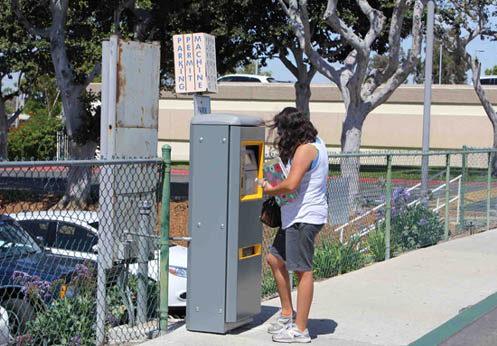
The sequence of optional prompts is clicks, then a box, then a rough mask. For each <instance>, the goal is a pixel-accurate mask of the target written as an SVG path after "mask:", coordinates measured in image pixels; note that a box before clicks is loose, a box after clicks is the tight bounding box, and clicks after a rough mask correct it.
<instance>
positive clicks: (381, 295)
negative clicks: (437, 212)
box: [142, 230, 497, 346]
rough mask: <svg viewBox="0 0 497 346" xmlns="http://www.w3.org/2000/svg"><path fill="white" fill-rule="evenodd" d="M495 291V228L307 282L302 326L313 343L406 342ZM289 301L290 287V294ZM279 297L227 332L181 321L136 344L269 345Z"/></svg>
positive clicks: (361, 345) (360, 345)
mask: <svg viewBox="0 0 497 346" xmlns="http://www.w3.org/2000/svg"><path fill="white" fill-rule="evenodd" d="M496 291H497V230H492V231H489V232H485V233H480V234H476V235H473V236H470V237H466V238H462V239H457V240H452V241H449V242H447V243H443V244H440V245H437V246H432V247H429V248H425V249H420V250H416V251H412V252H410V253H407V254H404V255H402V256H399V257H397V258H394V259H391V260H389V261H386V262H382V263H375V264H373V265H371V266H368V267H366V268H363V269H360V270H358V271H355V272H351V273H347V274H345V275H341V276H338V277H334V278H331V279H328V280H325V281H321V282H316V283H315V291H314V303H313V305H312V308H311V313H310V320H309V332H310V334H311V336H312V337H313V340H312V344H314V345H327V346H334V345H344V346H345V345H347V346H368V345H385V346H393V345H408V344H409V343H411V342H414V341H416V340H417V339H419V338H421V337H422V336H424V335H425V334H427V333H428V332H430V331H431V330H433V329H435V328H437V327H438V326H440V325H442V324H444V323H445V322H446V321H448V320H449V319H451V318H453V317H455V316H456V315H457V314H458V313H459V312H460V311H462V310H465V309H467V308H468V307H471V306H472V305H474V304H476V303H478V302H480V301H481V300H483V299H484V298H486V297H488V296H490V295H491V294H493V293H495V292H496ZM293 298H294V301H296V292H294V293H293ZM278 306H279V300H278V299H277V298H276V299H272V300H269V301H265V302H263V304H262V312H261V314H259V315H257V316H256V317H255V318H254V322H253V323H252V324H250V325H248V326H246V327H242V328H240V329H237V330H234V331H232V332H231V333H229V334H227V335H214V334H207V333H194V332H189V331H187V330H186V328H185V326H184V323H177V324H175V325H171V327H170V331H169V332H168V333H167V334H166V335H163V336H160V337H158V338H156V339H154V340H150V341H148V342H146V343H143V344H142V345H146V346H154V345H155V346H158V345H178V346H180V345H184V346H194V345H275V343H273V342H272V341H271V336H270V335H269V334H267V333H266V328H267V326H268V324H269V322H270V321H271V319H272V318H273V317H274V315H275V314H276V312H277V311H278Z"/></svg>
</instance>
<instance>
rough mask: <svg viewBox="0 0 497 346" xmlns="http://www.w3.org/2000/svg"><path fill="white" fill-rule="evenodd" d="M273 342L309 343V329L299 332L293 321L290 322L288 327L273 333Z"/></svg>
mask: <svg viewBox="0 0 497 346" xmlns="http://www.w3.org/2000/svg"><path fill="white" fill-rule="evenodd" d="M273 341H274V342H284V343H309V342H311V337H310V335H309V330H307V329H306V330H305V331H303V332H301V331H300V330H299V329H298V328H297V325H295V323H292V325H291V326H289V327H288V328H285V329H283V330H282V331H281V332H280V333H279V334H276V335H273Z"/></svg>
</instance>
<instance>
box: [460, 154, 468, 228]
mask: <svg viewBox="0 0 497 346" xmlns="http://www.w3.org/2000/svg"><path fill="white" fill-rule="evenodd" d="M467 149H468V147H467V146H465V145H463V147H462V150H463V153H462V167H461V196H460V199H461V204H460V206H459V208H460V218H461V223H460V227H461V232H464V193H465V192H466V188H465V182H466V159H467V153H466V150H467Z"/></svg>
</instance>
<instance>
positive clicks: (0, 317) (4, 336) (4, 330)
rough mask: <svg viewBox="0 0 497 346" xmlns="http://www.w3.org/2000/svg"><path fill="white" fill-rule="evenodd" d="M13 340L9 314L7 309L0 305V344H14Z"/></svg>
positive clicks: (0, 345)
mask: <svg viewBox="0 0 497 346" xmlns="http://www.w3.org/2000/svg"><path fill="white" fill-rule="evenodd" d="M13 341H14V340H13V338H12V336H11V335H10V332H9V316H8V314H7V310H5V309H4V308H3V307H2V306H0V346H4V345H12V343H13Z"/></svg>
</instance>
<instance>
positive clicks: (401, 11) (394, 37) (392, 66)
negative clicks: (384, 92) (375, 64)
mask: <svg viewBox="0 0 497 346" xmlns="http://www.w3.org/2000/svg"><path fill="white" fill-rule="evenodd" d="M406 12H407V1H406V0H399V1H398V2H397V4H396V5H395V8H394V10H393V13H392V20H391V22H390V31H389V33H388V43H389V46H390V50H389V54H388V64H387V67H386V68H385V70H384V71H383V73H382V74H381V80H380V84H381V83H382V82H383V81H384V80H386V79H388V78H390V77H391V76H392V75H393V74H394V72H395V70H396V68H397V67H398V65H399V57H400V36H401V33H402V26H403V24H404V17H405V14H406Z"/></svg>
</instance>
